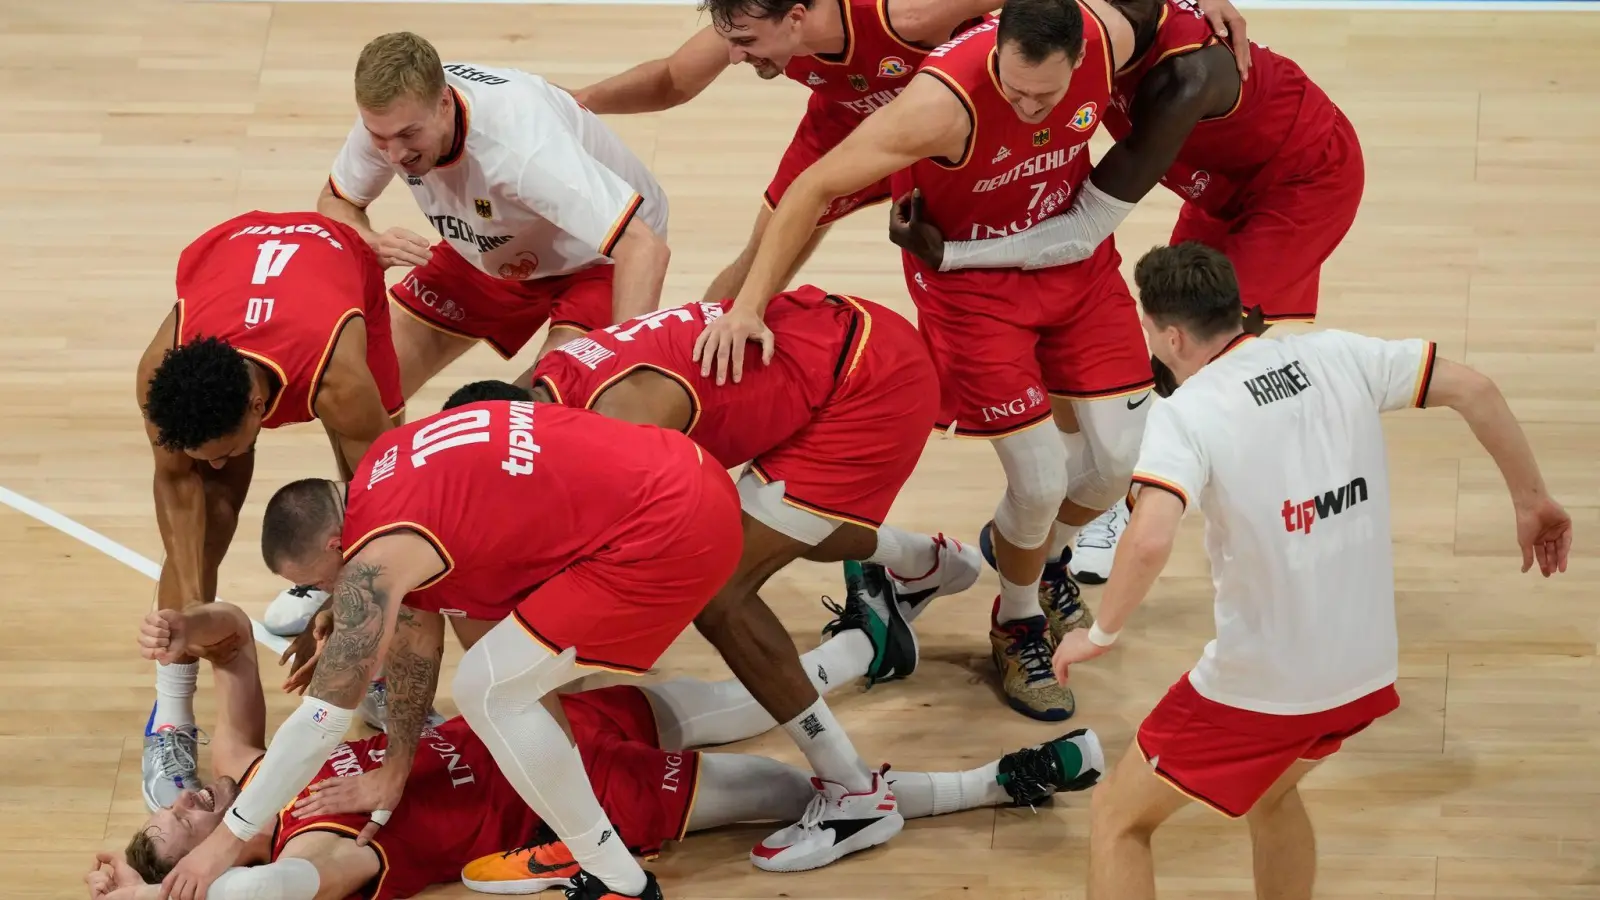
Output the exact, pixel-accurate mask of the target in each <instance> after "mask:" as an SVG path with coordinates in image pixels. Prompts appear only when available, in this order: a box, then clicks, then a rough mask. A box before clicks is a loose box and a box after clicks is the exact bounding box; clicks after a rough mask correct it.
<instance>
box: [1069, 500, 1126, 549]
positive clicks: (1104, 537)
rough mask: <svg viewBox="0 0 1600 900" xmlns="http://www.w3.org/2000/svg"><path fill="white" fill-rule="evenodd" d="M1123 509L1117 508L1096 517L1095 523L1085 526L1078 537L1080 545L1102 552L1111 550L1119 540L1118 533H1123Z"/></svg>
mask: <svg viewBox="0 0 1600 900" xmlns="http://www.w3.org/2000/svg"><path fill="white" fill-rule="evenodd" d="M1121 519H1122V508H1121V507H1120V506H1119V507H1116V508H1114V509H1112V510H1111V511H1110V512H1107V513H1105V514H1103V515H1100V516H1096V517H1095V520H1094V521H1093V522H1090V523H1089V524H1088V525H1085V526H1084V528H1083V531H1082V532H1080V533H1079V535H1078V543H1080V544H1082V545H1083V546H1085V547H1096V548H1099V549H1101V550H1110V549H1111V545H1112V543H1114V542H1115V541H1116V539H1117V532H1118V531H1121V530H1122V529H1121V525H1120V522H1121Z"/></svg>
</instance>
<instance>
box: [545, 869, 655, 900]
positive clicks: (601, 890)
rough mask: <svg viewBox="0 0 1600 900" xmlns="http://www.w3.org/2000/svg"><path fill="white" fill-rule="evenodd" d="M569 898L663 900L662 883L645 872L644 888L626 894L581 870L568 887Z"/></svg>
mask: <svg viewBox="0 0 1600 900" xmlns="http://www.w3.org/2000/svg"><path fill="white" fill-rule="evenodd" d="M567 900H662V898H661V885H659V884H657V883H656V876H655V875H653V874H651V873H649V872H646V873H644V890H642V891H640V892H639V893H637V894H624V893H623V892H621V891H614V890H612V889H611V888H608V887H606V883H605V882H603V881H601V880H600V879H598V878H596V877H594V876H593V875H590V874H589V873H588V872H583V871H580V872H578V874H577V875H575V876H573V879H572V886H571V887H568V888H567Z"/></svg>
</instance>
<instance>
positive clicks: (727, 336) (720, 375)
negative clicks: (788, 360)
mask: <svg viewBox="0 0 1600 900" xmlns="http://www.w3.org/2000/svg"><path fill="white" fill-rule="evenodd" d="M751 340H754V341H756V342H758V343H760V344H761V364H762V365H766V364H767V363H770V362H772V329H770V328H768V327H767V325H766V323H765V322H763V321H761V316H760V315H759V314H757V313H751V312H740V311H739V307H738V306H737V305H736V306H734V307H733V308H732V309H730V310H728V311H727V312H726V313H723V314H722V316H721V317H719V318H718V319H717V320H716V321H715V322H712V323H711V324H709V325H707V326H706V329H705V330H704V331H702V332H700V336H699V337H698V338H695V342H694V355H693V356H692V357H691V358H692V359H693V360H694V361H695V362H697V363H699V364H700V377H701V378H709V377H711V371H712V369H713V368H715V369H716V372H717V384H719V385H720V384H727V383H728V368H729V365H730V363H731V365H732V368H733V380H734V381H739V380H741V379H742V378H744V348H745V344H747V343H749V342H750V341H751Z"/></svg>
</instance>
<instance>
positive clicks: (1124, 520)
mask: <svg viewBox="0 0 1600 900" xmlns="http://www.w3.org/2000/svg"><path fill="white" fill-rule="evenodd" d="M1127 527H1128V501H1126V500H1118V501H1117V504H1116V505H1115V506H1113V507H1111V508H1110V509H1108V510H1106V511H1105V512H1103V513H1101V514H1100V516H1099V518H1097V519H1095V520H1094V521H1093V522H1090V523H1089V524H1088V525H1085V526H1084V527H1083V530H1082V531H1080V532H1078V540H1077V542H1076V543H1075V544H1074V545H1073V548H1072V562H1071V567H1072V574H1073V576H1074V577H1076V578H1077V579H1078V580H1079V581H1081V582H1083V583H1084V584H1105V583H1106V579H1108V578H1110V577H1111V560H1112V559H1113V558H1114V557H1115V556H1116V555H1117V541H1119V540H1121V538H1122V532H1123V530H1124V529H1126V528H1127Z"/></svg>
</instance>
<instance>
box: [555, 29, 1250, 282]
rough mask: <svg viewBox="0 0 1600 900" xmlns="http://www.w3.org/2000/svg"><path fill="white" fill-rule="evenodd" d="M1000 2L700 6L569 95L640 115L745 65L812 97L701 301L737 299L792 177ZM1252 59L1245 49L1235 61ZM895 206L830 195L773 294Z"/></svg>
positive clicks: (880, 193)
mask: <svg viewBox="0 0 1600 900" xmlns="http://www.w3.org/2000/svg"><path fill="white" fill-rule="evenodd" d="M999 5H1000V4H999V3H998V2H997V0H705V2H703V3H702V4H701V8H702V9H705V10H709V11H710V13H711V24H710V25H708V26H706V27H705V28H704V29H702V30H700V31H698V32H696V33H695V35H694V36H693V37H691V38H690V39H689V40H688V41H686V42H685V43H684V44H683V46H681V47H679V48H678V49H677V50H676V51H674V52H673V54H672V55H671V56H668V57H666V58H664V59H654V60H650V61H649V62H645V63H640V64H639V65H637V66H634V67H633V68H631V69H629V70H628V71H626V72H623V73H621V74H619V75H614V76H612V77H611V78H608V79H606V80H604V81H601V82H598V83H596V84H592V85H589V86H588V87H585V88H581V89H579V90H577V91H575V92H574V94H573V95H574V96H575V97H577V99H578V102H579V103H581V104H583V105H584V106H585V107H587V108H589V109H590V110H593V111H594V112H596V113H601V114H606V113H643V112H657V111H660V110H664V109H671V108H672V107H674V106H679V105H681V104H684V103H687V102H689V101H690V100H692V99H694V98H695V97H696V96H698V95H699V94H700V92H701V91H704V90H705V89H706V88H707V87H708V86H710V84H711V82H713V81H714V80H716V78H717V76H718V75H720V74H721V73H722V72H723V70H724V69H727V68H728V67H730V66H734V65H738V64H740V63H747V64H749V65H750V66H751V67H753V68H754V69H755V70H756V74H758V75H759V76H760V77H761V78H763V79H766V80H771V79H774V78H777V77H778V76H779V75H782V76H784V77H786V78H789V79H790V80H792V81H795V82H798V83H800V84H802V85H804V86H805V87H806V88H807V89H808V90H810V92H811V96H810V99H809V102H808V103H807V105H806V111H805V114H804V115H803V116H802V117H801V119H800V124H799V125H798V126H797V127H796V129H795V132H794V137H793V139H792V140H791V141H790V142H789V146H788V148H787V149H786V150H785V151H784V153H783V156H782V158H780V159H779V161H778V169H777V172H776V173H775V174H774V175H773V177H772V180H771V181H770V182H769V183H768V184H767V188H766V191H765V192H763V194H762V198H761V199H762V206H761V209H760V211H759V212H758V213H757V214H756V220H755V225H754V227H753V228H752V230H751V232H750V239H749V242H748V243H747V244H746V245H745V248H744V250H743V251H742V252H741V253H740V254H739V256H738V258H737V259H735V260H734V261H733V262H732V263H730V264H729V265H728V266H727V267H726V268H725V269H723V270H722V272H721V273H720V274H718V275H717V277H716V279H715V280H713V281H712V283H711V285H710V286H709V287H708V288H707V289H706V293H705V298H704V299H705V300H708V301H719V300H726V299H728V298H729V297H732V296H734V295H735V294H737V293H738V291H739V287H740V285H742V284H743V283H744V278H745V274H746V273H747V272H749V270H750V264H751V262H752V261H753V260H754V259H755V255H756V249H757V248H758V247H759V246H760V244H761V238H762V235H763V234H765V233H766V229H767V225H768V223H769V222H770V221H771V220H772V210H773V209H774V208H775V207H776V206H777V204H778V203H779V202H781V201H782V200H783V196H784V194H785V193H787V192H788V190H789V187H790V185H792V184H793V183H794V181H795V179H796V178H798V177H799V176H800V174H801V173H802V172H804V171H805V170H806V169H807V168H808V167H810V166H811V165H812V164H813V163H815V162H816V161H817V160H819V159H821V158H822V156H823V155H824V154H826V153H827V152H828V151H830V150H832V149H833V148H834V147H836V146H838V144H839V142H840V141H842V140H843V139H844V138H845V136H846V135H848V134H850V132H851V131H853V130H854V129H855V127H856V126H857V125H859V124H860V123H861V122H862V120H863V119H865V118H866V117H867V116H868V115H869V114H871V113H872V112H873V111H874V110H876V109H879V108H881V107H883V106H884V105H885V104H887V103H888V102H889V101H890V100H892V99H893V98H894V97H895V96H897V95H898V94H899V93H900V92H901V91H903V90H905V88H906V86H907V85H908V84H910V83H911V76H912V75H913V74H914V73H915V71H916V69H917V67H918V65H920V64H921V62H922V60H923V58H924V57H926V56H927V54H928V52H929V51H931V50H933V49H934V48H935V47H938V46H939V45H940V44H942V43H944V42H945V41H947V40H949V39H950V38H952V37H954V36H955V35H956V34H957V33H959V32H960V31H961V30H963V29H965V28H968V27H971V26H972V25H975V24H977V23H978V21H979V20H980V19H981V17H982V16H983V15H984V14H985V13H988V12H990V11H991V10H993V9H995V8H996V7H998V6H999ZM1207 6H1208V7H1210V8H1211V12H1212V14H1213V21H1214V22H1215V23H1216V25H1217V26H1218V28H1219V29H1222V30H1223V31H1224V32H1226V31H1227V29H1228V27H1230V26H1231V27H1233V28H1234V30H1235V32H1236V33H1237V34H1239V35H1240V36H1242V35H1243V34H1244V22H1243V20H1242V19H1240V18H1239V16H1238V13H1237V11H1236V10H1234V9H1233V6H1232V5H1231V4H1230V3H1228V2H1226V0H1220V2H1214V3H1209V4H1207ZM1247 64H1248V55H1247V51H1246V52H1242V53H1241V55H1240V66H1241V68H1243V67H1245V66H1246V65H1247ZM887 199H889V184H888V180H887V179H879V180H877V181H874V182H873V183H871V184H868V185H865V186H863V187H860V188H858V189H856V190H853V191H851V192H850V193H848V194H843V195H840V196H838V197H831V198H829V202H828V205H827V207H826V208H825V209H823V210H822V212H821V213H820V214H819V215H818V217H817V221H816V223H815V227H814V228H813V229H812V231H811V234H810V237H809V238H808V240H807V241H806V243H805V245H804V246H803V248H802V249H801V251H800V252H799V254H798V255H797V256H796V257H795V259H794V260H793V262H792V264H791V265H790V267H789V270H788V271H787V272H785V273H784V277H783V279H782V280H781V281H780V282H779V284H778V285H777V287H779V288H781V287H783V286H785V285H787V284H788V283H789V280H790V279H791V278H793V276H794V273H795V272H796V271H798V270H799V268H800V266H802V265H803V264H804V263H805V261H806V259H808V258H809V257H810V255H811V253H812V251H813V250H815V249H816V246H817V244H818V243H819V242H820V241H821V240H822V237H823V235H825V234H826V233H827V231H828V228H829V227H830V226H831V225H832V224H833V223H834V222H836V221H838V220H839V219H842V218H844V217H845V216H847V215H849V214H850V213H852V212H854V211H855V210H857V209H860V208H862V207H864V206H870V205H872V204H875V203H881V202H883V201H885V200H887Z"/></svg>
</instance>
